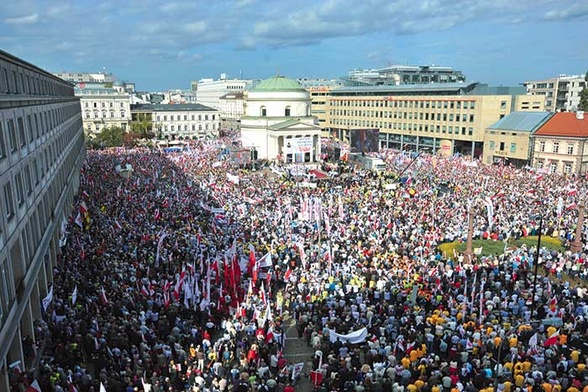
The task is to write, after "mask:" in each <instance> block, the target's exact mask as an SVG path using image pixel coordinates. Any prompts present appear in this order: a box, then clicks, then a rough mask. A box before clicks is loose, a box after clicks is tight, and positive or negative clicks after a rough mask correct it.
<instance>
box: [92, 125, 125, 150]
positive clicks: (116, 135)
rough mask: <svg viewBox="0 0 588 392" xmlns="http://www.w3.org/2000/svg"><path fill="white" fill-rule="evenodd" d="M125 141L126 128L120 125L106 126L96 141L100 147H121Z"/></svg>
mask: <svg viewBox="0 0 588 392" xmlns="http://www.w3.org/2000/svg"><path fill="white" fill-rule="evenodd" d="M124 141H125V130H124V129H122V128H119V127H111V128H104V129H103V130H102V131H101V132H100V133H99V134H98V135H96V138H95V139H94V142H95V143H96V144H97V145H99V146H100V147H120V146H122V145H123V144H124Z"/></svg>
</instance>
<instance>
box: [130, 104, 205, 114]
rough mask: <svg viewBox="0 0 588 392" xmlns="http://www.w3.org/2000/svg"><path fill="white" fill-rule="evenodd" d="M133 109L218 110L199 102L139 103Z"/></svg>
mask: <svg viewBox="0 0 588 392" xmlns="http://www.w3.org/2000/svg"><path fill="white" fill-rule="evenodd" d="M131 110H135V111H141V112H205V111H206V112H216V111H217V110H216V109H213V108H211V107H208V106H204V105H201V104H199V103H178V104H138V105H132V106H131Z"/></svg>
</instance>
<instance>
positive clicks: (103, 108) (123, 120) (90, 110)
mask: <svg viewBox="0 0 588 392" xmlns="http://www.w3.org/2000/svg"><path fill="white" fill-rule="evenodd" d="M120 87H121V86H119V85H116V83H115V85H113V87H105V86H104V84H101V83H82V84H78V85H77V86H76V87H75V94H76V95H77V96H78V97H79V98H80V105H81V108H82V115H83V124H84V131H85V132H86V135H88V136H90V137H92V135H94V134H96V133H99V132H101V131H102V130H103V129H105V128H113V127H117V128H122V129H124V130H126V129H128V128H129V124H130V122H131V95H130V94H128V93H126V92H125V91H124V90H123V89H120Z"/></svg>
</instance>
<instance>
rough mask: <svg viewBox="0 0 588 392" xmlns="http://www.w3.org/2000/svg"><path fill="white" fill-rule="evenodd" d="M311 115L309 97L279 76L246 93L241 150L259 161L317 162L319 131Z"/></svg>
mask: <svg viewBox="0 0 588 392" xmlns="http://www.w3.org/2000/svg"><path fill="white" fill-rule="evenodd" d="M316 121H317V120H316V117H314V116H312V115H311V113H310V94H309V92H308V91H306V89H305V88H304V87H302V86H301V85H300V83H298V82H297V81H295V80H293V79H288V78H286V77H284V76H281V75H278V76H275V77H273V78H269V79H266V80H264V81H262V82H261V83H259V84H257V85H256V86H255V87H253V88H252V89H251V90H248V91H246V92H245V116H243V117H242V118H241V142H242V145H243V147H246V148H250V149H254V150H256V151H257V153H258V158H259V159H268V160H278V161H282V162H288V163H289V162H316V161H317V160H318V159H319V158H320V154H321V131H320V128H319V127H318V125H316Z"/></svg>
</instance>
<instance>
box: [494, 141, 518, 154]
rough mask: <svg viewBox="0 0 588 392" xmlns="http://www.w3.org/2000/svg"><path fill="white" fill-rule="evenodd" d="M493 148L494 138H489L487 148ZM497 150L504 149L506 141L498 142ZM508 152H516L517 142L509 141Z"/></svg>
mask: <svg viewBox="0 0 588 392" xmlns="http://www.w3.org/2000/svg"><path fill="white" fill-rule="evenodd" d="M495 148H496V142H494V140H490V141H489V142H488V149H489V150H490V151H494V149H495ZM498 151H506V143H505V142H499V143H498ZM510 152H511V153H516V152H517V144H516V143H510Z"/></svg>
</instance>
